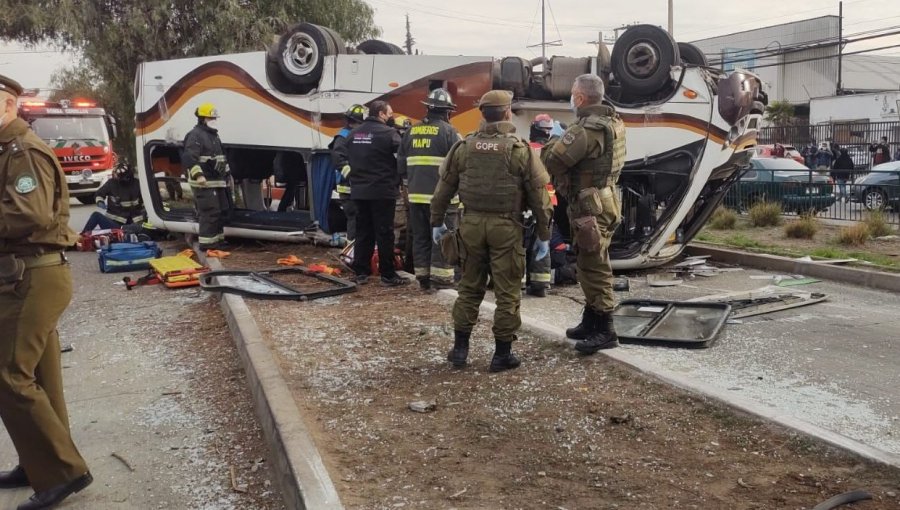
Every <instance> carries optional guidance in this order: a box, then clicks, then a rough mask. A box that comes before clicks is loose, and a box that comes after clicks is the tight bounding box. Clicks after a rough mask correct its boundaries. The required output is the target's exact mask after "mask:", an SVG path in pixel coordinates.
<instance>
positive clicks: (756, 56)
mask: <svg viewBox="0 0 900 510" xmlns="http://www.w3.org/2000/svg"><path fill="white" fill-rule="evenodd" d="M896 28H900V26H896V27H891V29H896ZM898 34H900V30H894V31H893V32H887V33H884V34H877V35H868V36H864V37H857V38H855V39H846V38H844V39H843V40H844V43H845V44H851V43H855V42H859V41H868V40H871V39H879V38H881V37H890V36H893V35H898ZM803 44H804V45H805V46H792V47H788V49H783V48H782V49H779V50H774V51H766V52H761V53H764V54H763V55H759V54H757V53H756V52H754V50H738V51H735V52H734V53H733V55H734V56H736V57H745V56H747V58H735V59H732V60H712V61H710V65H723V64H735V63H740V62H752V61H755V60H757V59H765V58H773V57H779V56H782V55H787V54H788V53H796V52H798V51H805V50H812V49H819V48H821V47H827V46H836V45H837V44H838V40H837V39H834V40H833V41H831V40H829V39H823V40H822V41H821V42H819V43H803ZM750 52H753V55H752V56H749V55H748V54H749V53H750ZM756 67H759V66H754V68H756Z"/></svg>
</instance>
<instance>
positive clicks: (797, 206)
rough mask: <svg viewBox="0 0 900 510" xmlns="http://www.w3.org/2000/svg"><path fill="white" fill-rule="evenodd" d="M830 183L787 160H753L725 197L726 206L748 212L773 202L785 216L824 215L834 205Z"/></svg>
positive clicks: (796, 163) (817, 173)
mask: <svg viewBox="0 0 900 510" xmlns="http://www.w3.org/2000/svg"><path fill="white" fill-rule="evenodd" d="M832 188H833V186H832V180H831V178H830V177H828V176H827V175H822V174H821V173H819V172H818V171H815V170H810V169H809V168H807V167H806V166H804V165H801V164H800V163H798V162H796V161H794V160H793V159H790V158H753V159H751V160H750V168H748V169H747V171H746V172H744V174H743V175H742V176H741V179H740V181H738V182H736V183H735V184H734V185H733V186H732V187H731V189H729V190H728V193H727V194H726V195H725V205H726V206H728V207H732V208H735V209H739V210H747V209H749V208H750V207H752V206H753V204H755V203H758V202H776V203H780V204H781V208H782V210H784V211H785V212H804V211H810V210H815V211H824V210H825V209H828V208H829V207H831V206H832V205H833V204H834V202H835V199H834V195H833V194H832V193H833V189H832Z"/></svg>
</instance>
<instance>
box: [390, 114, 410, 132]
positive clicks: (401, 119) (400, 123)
mask: <svg viewBox="0 0 900 510" xmlns="http://www.w3.org/2000/svg"><path fill="white" fill-rule="evenodd" d="M394 125H395V126H397V127H398V128H400V129H409V128H411V127H412V120H410V118H409V117H407V116H406V115H394Z"/></svg>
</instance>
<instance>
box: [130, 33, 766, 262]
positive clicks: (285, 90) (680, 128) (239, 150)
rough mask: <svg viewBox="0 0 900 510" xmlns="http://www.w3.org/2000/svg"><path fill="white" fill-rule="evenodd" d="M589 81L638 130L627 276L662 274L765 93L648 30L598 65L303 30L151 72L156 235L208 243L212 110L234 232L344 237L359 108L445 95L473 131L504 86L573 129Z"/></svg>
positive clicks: (517, 107) (751, 141)
mask: <svg viewBox="0 0 900 510" xmlns="http://www.w3.org/2000/svg"><path fill="white" fill-rule="evenodd" d="M584 73H596V74H597V75H599V76H600V77H601V78H602V79H603V80H604V81H605V82H606V83H607V100H608V101H609V102H610V103H611V104H613V105H614V106H615V107H616V108H617V110H618V111H619V113H620V114H621V116H622V118H623V120H624V121H625V124H626V127H627V162H626V165H625V167H624V169H623V171H622V175H621V178H620V181H619V188H620V193H621V198H622V204H623V221H622V223H621V225H620V226H619V228H618V230H617V231H616V233H615V235H614V238H613V242H612V246H611V256H612V259H613V266H614V267H615V268H617V269H629V268H640V267H652V266H655V265H659V264H663V263H665V262H667V261H669V260H671V259H672V258H674V257H676V256H677V255H678V254H679V253H680V252H681V251H682V249H683V248H684V246H685V245H686V243H687V242H689V241H690V240H691V239H692V238H693V237H694V236H695V235H696V234H697V232H698V231H699V230H700V228H701V227H702V226H703V224H704V223H705V222H706V221H707V219H708V218H709V216H710V215H711V214H712V212H713V210H714V209H715V208H716V207H717V206H718V204H719V203H720V202H721V200H722V197H723V196H724V194H725V192H726V191H727V189H728V187H729V186H730V185H731V184H732V183H733V182H734V181H735V180H736V179H737V178H738V177H739V175H740V173H741V170H742V168H744V167H745V166H746V164H747V161H748V160H749V158H750V156H751V155H752V153H753V150H754V146H755V145H756V134H757V128H758V124H759V122H760V119H761V115H762V113H763V110H764V109H765V103H766V97H765V94H764V93H763V92H762V90H761V88H762V87H761V83H760V81H759V79H758V78H757V77H756V76H755V75H753V74H752V73H749V72H743V71H735V72H732V73H728V74H726V73H724V72H722V71H719V70H717V69H713V68H710V67H708V66H707V63H706V60H705V57H704V56H703V54H702V53H701V52H700V51H699V50H697V49H696V48H695V47H693V46H691V45H688V44H684V43H676V42H675V41H674V40H673V39H672V38H671V37H670V36H669V34H668V33H666V32H665V31H664V30H662V29H660V28H658V27H655V26H650V25H637V26H633V27H630V28H629V29H628V30H626V31H625V32H624V34H623V35H622V37H620V38H619V40H618V41H617V42H616V44H615V46H614V47H613V50H612V52H611V53H610V52H609V51H608V50H607V48H606V47H605V46H604V45H602V44H601V45H600V51H599V52H598V55H597V56H592V57H583V58H571V57H552V58H549V59H546V60H544V59H535V60H532V61H528V60H525V59H521V58H517V57H507V58H502V59H495V58H492V57H472V56H430V55H429V56H419V55H405V54H402V52H401V51H400V49H399V48H397V47H396V46H394V45H392V44H389V43H384V42H382V41H374V40H373V41H366V42H364V43H362V44H360V45H359V46H357V47H355V48H351V47H346V46H345V45H344V43H343V41H342V40H341V39H340V36H338V35H337V34H336V33H335V32H334V31H332V30H330V29H328V28H325V27H320V26H317V25H312V24H309V23H301V24H299V25H296V26H294V27H292V28H291V29H290V30H288V31H287V32H286V33H285V34H283V35H282V36H281V37H280V39H279V40H278V41H277V42H276V43H275V44H273V45H272V47H271V48H269V50H268V51H265V52H253V53H242V54H233V55H218V56H210V57H200V58H188V59H179V60H168V61H161V62H146V63H142V64H141V65H140V66H139V67H138V70H137V76H136V80H135V98H136V105H135V111H136V112H137V113H136V129H135V133H136V137H137V144H136V146H137V148H138V149H137V150H138V153H139V157H138V165H137V166H138V170H139V178H140V182H141V189H142V193H143V198H144V203H145V204H146V205H147V212H148V215H149V218H150V221H151V222H152V223H153V224H154V225H155V226H156V227H159V228H164V229H166V230H169V231H172V232H183V233H196V232H197V229H198V224H197V219H196V214H195V212H194V209H193V204H192V200H191V191H190V187H189V186H187V182H186V180H185V177H184V175H185V173H184V168H183V167H182V165H181V149H182V147H181V141H182V140H183V138H184V136H185V134H186V133H187V132H188V131H189V130H190V129H191V128H192V127H193V125H194V124H195V123H196V118H195V117H194V110H195V108H196V107H197V106H198V105H199V104H200V103H204V102H212V103H214V104H215V105H216V106H217V108H218V111H219V113H220V115H221V117H220V119H219V121H218V124H219V130H220V136H221V139H222V142H223V145H224V147H225V149H226V155H227V157H228V161H229V165H230V169H231V172H232V176H233V178H234V180H235V182H236V183H238V184H237V186H236V187H237V188H239V190H240V191H241V195H242V197H243V198H242V200H241V201H240V202H239V206H238V207H237V208H236V209H235V211H233V214H232V215H231V217H230V220H229V224H228V226H227V227H226V230H225V231H226V235H229V236H237V237H244V238H255V239H264V240H274V241H291V240H296V239H297V236H298V235H300V234H302V233H304V232H310V231H324V232H331V231H332V230H335V229H339V228H341V225H340V224H341V218H340V213H339V211H340V209H339V208H337V207H336V205H335V204H334V203H332V188H333V187H334V172H333V171H332V169H331V168H330V165H329V163H328V153H327V149H326V147H327V146H328V144H329V142H330V141H331V139H332V137H333V136H334V135H335V134H336V133H337V132H338V131H339V130H340V129H341V127H342V126H343V124H344V117H343V113H344V112H345V111H346V110H347V108H348V107H349V106H350V105H352V104H356V103H359V104H367V103H370V102H372V101H374V100H376V99H381V100H386V101H388V102H390V104H391V106H392V107H393V109H394V111H395V113H397V114H401V115H405V116H407V117H409V118H411V119H413V121H416V120H418V119H421V118H422V117H424V115H425V107H424V106H423V105H422V104H421V100H422V99H423V98H424V97H425V96H426V95H427V93H428V92H429V91H430V90H433V89H435V88H438V87H443V88H445V89H447V90H448V91H449V92H450V93H451V94H452V95H453V97H454V100H455V102H456V104H457V105H458V109H457V111H456V112H455V114H453V115H452V117H451V122H452V123H453V124H454V125H455V126H456V128H457V129H458V130H459V131H460V132H461V133H468V132H471V131H474V130H476V128H477V127H478V124H479V122H480V119H481V116H480V113H479V111H478V108H477V105H476V102H477V100H478V99H479V98H480V97H481V95H482V94H484V93H485V92H487V91H488V90H490V89H492V88H503V89H506V90H510V91H512V92H513V93H514V95H515V99H514V103H513V112H514V114H515V115H514V119H513V121H514V123H515V124H516V125H517V126H518V128H519V129H518V130H519V133H520V134H522V135H523V136H525V135H526V134H527V133H528V127H529V125H530V122H531V119H533V118H534V116H535V115H536V114H538V113H549V114H550V115H552V116H553V117H554V118H555V119H556V120H559V121H561V122H563V123H566V122H571V121H572V120H573V114H572V112H571V111H570V109H569V104H568V98H569V91H570V88H571V85H572V83H573V81H574V79H575V77H576V76H578V75H580V74H584ZM285 156H288V157H285ZM278 161H281V162H284V161H291V162H294V163H292V165H291V168H290V169H288V170H289V171H290V172H296V175H295V177H296V179H295V180H296V181H298V182H299V183H300V184H299V185H300V188H299V189H300V191H301V193H300V197H299V199H298V200H297V201H296V204H294V207H293V208H290V209H289V210H287V211H285V212H276V211H275V210H274V209H275V207H274V204H273V201H276V200H278V197H279V192H280V190H279V189H278V188H277V187H276V186H275V185H274V180H273V178H272V175H273V172H274V170H275V166H276V165H278V164H279V163H277V162H278ZM560 225H561V226H567V222H565V221H561V222H560Z"/></svg>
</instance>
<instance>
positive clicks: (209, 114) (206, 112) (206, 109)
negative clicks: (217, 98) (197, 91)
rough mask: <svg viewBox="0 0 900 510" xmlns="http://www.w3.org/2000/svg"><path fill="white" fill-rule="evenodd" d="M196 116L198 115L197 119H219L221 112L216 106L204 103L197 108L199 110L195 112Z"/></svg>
mask: <svg viewBox="0 0 900 510" xmlns="http://www.w3.org/2000/svg"><path fill="white" fill-rule="evenodd" d="M194 115H196V116H197V117H205V118H208V119H218V118H219V110H217V109H216V105H214V104H212V103H203V104H201V105H200V106H198V107H197V110H196V111H194Z"/></svg>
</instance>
